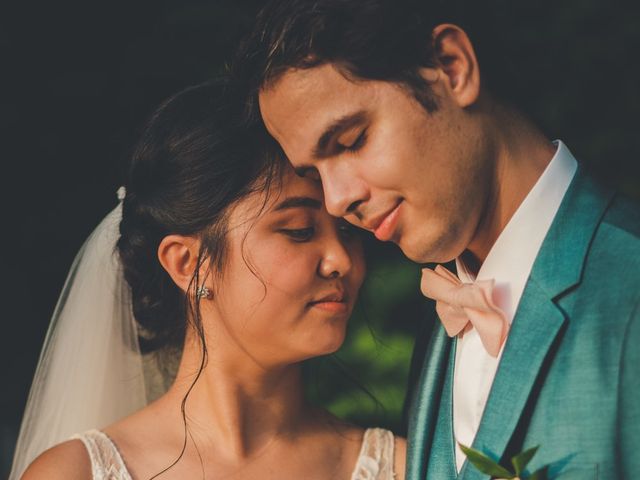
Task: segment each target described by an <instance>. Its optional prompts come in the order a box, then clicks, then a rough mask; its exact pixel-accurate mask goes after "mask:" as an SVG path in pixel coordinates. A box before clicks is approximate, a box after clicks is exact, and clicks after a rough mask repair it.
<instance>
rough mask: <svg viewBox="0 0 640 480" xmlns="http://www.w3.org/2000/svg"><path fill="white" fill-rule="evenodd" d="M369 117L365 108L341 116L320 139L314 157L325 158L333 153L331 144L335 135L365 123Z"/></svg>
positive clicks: (314, 150)
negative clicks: (330, 148) (330, 149)
mask: <svg viewBox="0 0 640 480" xmlns="http://www.w3.org/2000/svg"><path fill="white" fill-rule="evenodd" d="M366 118H367V113H366V112H365V111H364V110H359V111H357V112H354V113H350V114H348V115H345V116H343V117H340V118H339V119H337V120H336V121H335V122H333V123H332V124H331V125H329V126H328V127H327V128H326V129H325V130H324V132H323V133H322V135H320V138H319V139H318V143H317V144H316V146H315V147H314V149H313V157H314V158H325V157H328V156H330V155H331V152H330V151H329V148H328V147H329V144H330V143H331V140H333V138H334V137H336V136H338V135H340V134H341V133H342V132H344V131H345V130H348V129H349V128H351V127H354V126H356V125H358V124H360V123H363V122H364V121H365V120H366Z"/></svg>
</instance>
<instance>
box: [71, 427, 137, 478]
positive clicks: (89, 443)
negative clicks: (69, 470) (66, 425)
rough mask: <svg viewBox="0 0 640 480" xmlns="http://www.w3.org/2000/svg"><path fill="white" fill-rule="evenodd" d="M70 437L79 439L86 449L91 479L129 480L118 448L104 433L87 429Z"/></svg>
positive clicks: (129, 476)
mask: <svg viewBox="0 0 640 480" xmlns="http://www.w3.org/2000/svg"><path fill="white" fill-rule="evenodd" d="M71 438H74V439H78V440H81V441H82V443H83V444H84V446H85V448H86V449H87V452H88V453H89V458H90V459H91V474H92V477H93V480H131V475H129V472H128V470H127V467H126V466H125V464H124V460H122V456H121V455H120V452H119V451H118V448H117V447H116V446H115V444H114V443H113V442H112V441H111V439H110V438H109V437H108V436H107V435H106V434H104V433H103V432H101V431H100V430H88V431H86V432H84V433H82V434H79V435H74V436H73V437H71Z"/></svg>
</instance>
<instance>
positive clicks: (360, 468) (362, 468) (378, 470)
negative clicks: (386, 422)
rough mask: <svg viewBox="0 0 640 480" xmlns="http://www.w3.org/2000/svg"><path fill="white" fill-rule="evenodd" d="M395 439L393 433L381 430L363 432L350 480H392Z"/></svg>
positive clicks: (372, 429)
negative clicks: (360, 446)
mask: <svg viewBox="0 0 640 480" xmlns="http://www.w3.org/2000/svg"><path fill="white" fill-rule="evenodd" d="M394 450H395V439H394V436H393V433H392V432H390V431H389V430H384V429H382V428H369V429H367V430H366V431H365V432H364V438H363V439H362V448H361V449H360V455H359V457H358V462H357V463H356V468H355V470H354V471H353V474H352V475H351V480H392V479H394V478H395V473H394V471H393V463H394V456H395V455H394Z"/></svg>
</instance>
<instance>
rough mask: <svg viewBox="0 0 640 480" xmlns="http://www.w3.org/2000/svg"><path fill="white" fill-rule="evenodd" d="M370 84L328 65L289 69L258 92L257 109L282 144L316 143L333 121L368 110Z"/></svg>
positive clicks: (370, 93) (373, 92)
mask: <svg viewBox="0 0 640 480" xmlns="http://www.w3.org/2000/svg"><path fill="white" fill-rule="evenodd" d="M370 83H371V82H367V81H362V82H360V81H354V80H350V79H347V78H346V77H345V76H344V75H343V74H342V73H340V72H339V71H338V70H337V69H336V68H335V67H334V66H332V65H330V64H326V65H321V66H318V67H313V68H308V69H295V70H293V69H292V70H289V71H287V72H285V73H284V74H283V75H282V76H281V77H280V78H279V79H278V80H277V81H275V82H273V83H272V84H271V85H269V86H268V87H266V88H264V89H263V90H262V91H261V93H260V109H261V112H262V116H263V118H264V121H265V124H266V126H267V128H268V129H269V131H270V132H271V133H272V134H273V135H274V136H275V137H276V139H278V140H279V141H281V143H284V144H287V143H298V142H304V143H308V142H312V141H313V142H317V141H319V140H320V138H321V137H322V135H323V133H326V131H327V129H329V128H330V127H331V126H332V125H334V124H335V123H336V122H338V121H340V120H341V119H345V118H348V117H350V116H353V115H355V114H361V113H362V112H364V111H366V110H367V109H368V108H369V106H370V104H371V103H372V102H373V101H374V100H375V95H376V94H375V88H373V87H372V86H371V85H370ZM283 147H285V150H287V146H286V145H283ZM307 147H309V146H308V145H307Z"/></svg>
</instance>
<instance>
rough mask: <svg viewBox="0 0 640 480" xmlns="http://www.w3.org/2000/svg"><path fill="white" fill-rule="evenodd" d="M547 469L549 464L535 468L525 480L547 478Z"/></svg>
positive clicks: (543, 479) (546, 479)
mask: <svg viewBox="0 0 640 480" xmlns="http://www.w3.org/2000/svg"><path fill="white" fill-rule="evenodd" d="M547 470H549V466H548V465H547V466H546V467H542V468H541V469H540V470H536V471H535V472H533V473H532V474H531V475H529V476H528V477H527V479H526V480H548V478H549V474H548V472H547Z"/></svg>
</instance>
